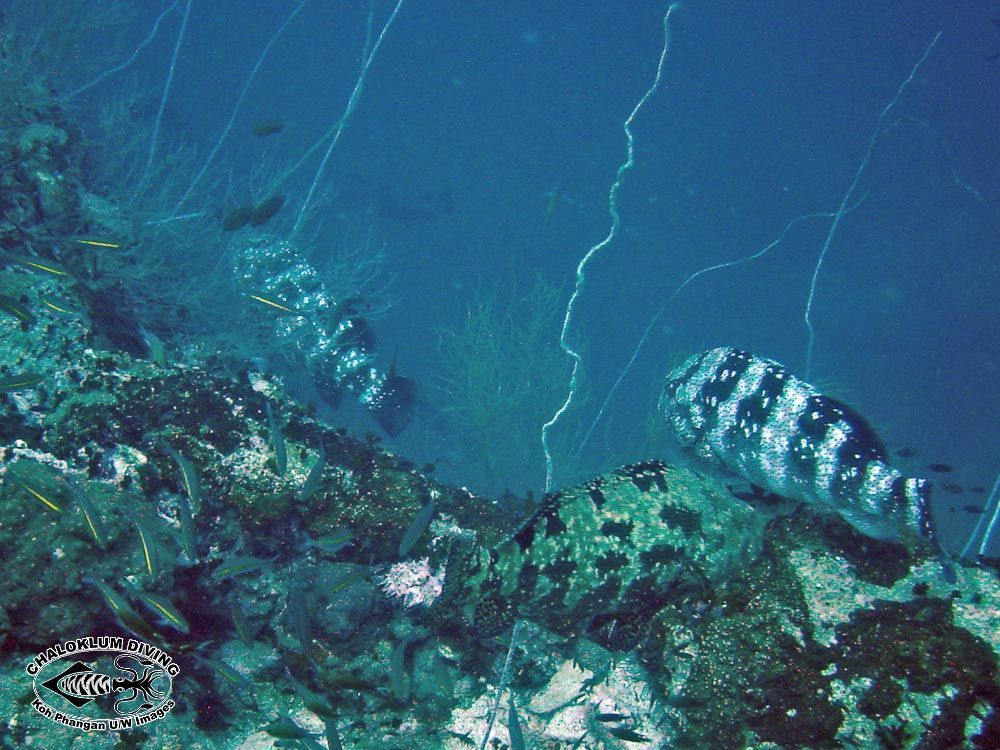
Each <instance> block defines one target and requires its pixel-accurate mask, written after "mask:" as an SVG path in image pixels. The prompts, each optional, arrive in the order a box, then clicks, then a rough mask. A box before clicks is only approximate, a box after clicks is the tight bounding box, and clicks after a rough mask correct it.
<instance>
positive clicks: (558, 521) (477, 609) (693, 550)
mask: <svg viewBox="0 0 1000 750" xmlns="http://www.w3.org/2000/svg"><path fill="white" fill-rule="evenodd" d="M765 520H766V519H765V518H764V517H763V514H760V513H758V512H757V511H755V510H754V509H752V508H751V507H750V506H749V505H747V504H745V503H743V502H740V501H739V500H737V499H736V498H735V497H733V496H732V495H731V494H729V493H728V492H727V491H726V490H725V489H724V488H722V487H721V486H720V485H718V484H717V483H714V482H709V481H706V480H704V479H702V478H700V477H698V476H697V475H695V474H694V473H692V472H690V471H687V470H686V469H682V468H675V467H670V466H666V465H665V464H663V463H661V462H659V461H649V462H645V463H640V464H634V465H631V466H626V467H624V468H622V469H619V470H617V471H614V472H612V473H609V474H606V475H604V476H601V477H598V478H596V479H593V480H591V481H589V482H587V483H585V484H582V485H579V486H576V487H572V488H570V489H566V490H562V491H559V492H554V493H550V494H548V495H546V497H545V498H544V500H543V501H542V503H541V504H540V506H539V507H538V509H537V510H536V511H535V513H533V514H532V515H531V516H530V517H529V518H528V519H527V520H525V521H524V522H523V523H522V524H521V525H520V526H519V527H518V529H517V530H516V531H515V532H514V533H513V534H512V535H511V536H510V537H508V538H507V540H506V541H505V542H503V543H501V544H499V545H498V546H496V547H493V548H490V549H487V548H483V547H478V546H473V545H469V546H464V547H463V546H461V545H459V546H457V547H455V548H453V549H452V553H451V556H450V559H449V561H448V567H447V573H446V576H445V585H444V591H443V593H442V597H441V599H439V600H438V602H436V604H435V608H436V609H437V611H438V612H439V613H443V615H444V616H445V617H447V618H449V619H450V621H451V623H452V624H455V623H458V624H460V625H461V626H462V629H463V630H467V631H468V632H471V633H472V634H473V635H474V636H475V637H488V636H491V635H495V634H498V633H500V632H502V631H503V630H505V629H506V628H507V627H508V626H509V625H511V624H512V623H513V622H514V621H515V620H516V619H520V618H525V619H530V620H533V621H535V622H540V623H542V624H544V625H546V626H547V627H548V628H550V629H551V630H553V631H555V632H557V633H560V634H563V635H567V636H572V635H586V636H587V637H589V638H590V639H592V640H594V641H596V642H598V643H601V644H602V645H605V646H607V647H609V648H614V649H627V648H631V647H632V646H634V645H635V644H636V643H637V642H638V641H639V640H640V639H641V638H642V636H643V634H644V633H645V626H646V625H647V624H648V622H649V621H650V620H651V618H652V617H653V615H655V614H656V612H657V611H659V610H660V609H662V608H663V607H664V606H666V605H667V604H669V603H671V602H673V603H675V604H683V603H684V602H698V601H707V600H708V599H709V598H710V589H711V587H712V585H713V584H715V583H717V582H718V581H719V580H721V579H722V578H724V577H726V576H728V575H729V574H731V573H732V572H733V571H734V570H735V569H737V568H738V567H739V566H741V565H743V564H745V563H746V562H747V561H748V560H749V559H750V558H751V557H752V556H753V555H754V554H756V552H757V548H758V546H759V541H760V538H761V529H762V527H763V524H764V522H765Z"/></svg>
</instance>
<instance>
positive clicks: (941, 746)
mask: <svg viewBox="0 0 1000 750" xmlns="http://www.w3.org/2000/svg"><path fill="white" fill-rule="evenodd" d="M37 99H38V100H39V101H41V102H45V101H50V99H49V98H48V97H47V95H46V93H45V92H44V91H41V92H39V93H38V97H37ZM11 111H12V112H14V111H15V110H14V109H11ZM0 115H2V116H0V187H2V188H3V191H2V194H0V214H2V218H0V250H2V252H3V255H2V256H0V481H2V487H0V519H2V521H0V550H2V559H3V570H4V573H5V577H6V581H5V584H6V585H5V586H4V587H3V588H2V590H0V604H2V606H0V698H2V700H3V702H4V705H6V706H8V707H9V708H8V711H7V712H6V713H5V717H4V719H3V720H2V721H0V748H14V747H28V746H34V747H70V746H72V747H74V748H91V747H93V748H138V747H148V748H174V747H177V748H180V747H184V748H247V749H249V748H255V747H271V746H276V745H278V743H281V745H280V746H284V747H289V746H291V747H295V746H298V747H307V748H309V747H322V746H323V744H324V743H325V745H326V746H327V747H328V748H329V750H334V749H335V748H338V747H347V748H359V749H360V748H378V749H379V750H386V748H396V747H399V748H403V747H406V748H448V749H449V750H458V749H459V748H463V749H464V748H475V747H489V748H492V749H493V750H504V749H505V748H511V749H512V750H520V749H521V748H525V747H535V748H592V749H594V750H605V749H608V750H610V749H614V748H625V747H651V748H668V747H669V748H708V747H710V748H717V749H719V750H728V749H732V750H740V749H742V748H748V749H749V748H761V749H762V748H782V749H784V748H789V749H792V748H851V747H858V748H886V749H887V750H888V749H890V748H914V749H916V750H946V749H948V748H960V747H961V748H977V749H979V750H986V749H987V748H995V747H1000V677H998V656H1000V581H998V575H997V572H998V571H997V569H996V568H995V567H989V566H988V565H984V566H980V567H973V566H971V565H965V566H958V567H957V570H956V580H955V581H954V582H949V581H948V580H947V579H946V578H945V577H944V576H943V575H942V571H941V565H940V562H939V561H938V560H937V559H936V557H935V556H934V555H933V554H931V551H930V550H926V549H919V548H918V549H908V548H905V547H903V546H900V545H895V544H889V543H884V542H877V541H874V540H872V539H869V538H867V537H864V536H862V535H860V534H859V533H858V532H857V531H855V530H853V529H852V528H851V527H850V526H849V525H847V524H846V523H845V522H843V521H842V520H840V519H838V518H834V517H829V516H823V515H817V514H816V513H814V512H813V511H811V510H810V509H808V508H805V507H798V508H796V507H795V506H794V505H792V504H780V503H779V504H775V503H774V501H773V500H772V499H769V498H764V497H761V496H759V495H755V494H753V493H749V492H745V491H743V490H744V488H742V487H740V486H731V485H730V484H729V483H728V480H727V479H725V478H720V477H715V476H702V475H700V474H698V473H695V472H693V471H691V470H688V469H685V468H681V467H675V466H668V465H665V464H663V463H661V462H659V461H646V462H643V463H639V464H635V465H633V466H629V467H624V468H622V469H620V470H618V471H615V472H611V473H609V474H607V475H605V476H601V477H594V478H593V479H591V480H590V481H589V482H586V483H584V484H582V485H580V486H578V487H573V488H567V489H565V490H562V491H560V492H557V493H554V494H552V495H549V496H547V497H545V498H543V499H542V501H541V502H540V503H538V504H537V506H535V505H533V504H532V503H530V502H527V501H526V502H525V505H526V506H529V508H530V510H529V512H527V513H526V514H525V518H523V519H520V520H519V519H518V518H516V517H515V516H514V514H512V513H511V512H510V510H509V508H508V509H504V508H501V506H500V505H499V504H498V503H497V502H494V501H492V500H490V499H488V498H483V497H476V496H474V495H473V494H471V493H470V492H469V491H467V490H465V489H462V488H457V487H452V486H447V485H444V484H441V483H439V482H436V481H434V479H433V477H432V476H431V473H432V471H433V469H434V467H433V465H426V466H423V467H417V466H415V465H414V464H412V463H411V462H409V461H407V460H406V459H405V458H403V457H399V456H395V455H393V454H392V453H390V452H388V451H386V450H385V449H384V448H383V447H382V446H381V445H380V443H379V440H378V438H377V437H376V436H374V435H368V436H362V437H357V436H353V435H351V434H349V433H348V432H347V431H346V430H344V429H342V428H339V427H337V426H336V425H332V424H329V423H327V422H325V421H323V420H322V419H319V418H317V416H316V415H315V414H314V413H312V412H311V410H310V409H309V408H306V407H305V406H303V405H302V404H300V403H299V402H298V401H297V400H296V399H295V398H293V397H292V396H291V395H290V393H289V390H288V389H286V387H285V383H284V382H283V381H282V379H281V378H280V377H278V376H275V375H274V374H269V373H267V372H264V371H257V370H255V369H254V368H252V367H250V366H249V365H247V364H245V363H244V362H234V361H233V360H232V359H227V358H226V357H223V356H219V355H218V354H217V353H215V352H212V351H211V347H210V346H209V345H208V344H206V343H205V342H203V341H198V340H197V337H196V336H193V335H191V336H175V337H173V338H172V339H171V340H170V341H168V342H164V341H161V340H160V339H159V338H158V337H157V336H156V335H155V334H152V333H151V332H150V331H148V330H146V328H145V327H143V326H142V325H141V324H140V322H139V321H138V320H137V318H136V316H135V315H134V312H133V311H134V308H135V307H136V302H137V301H139V302H140V303H141V301H142V300H143V299H148V298H149V295H146V294H144V292H143V291H142V287H143V285H146V286H149V285H155V284H156V279H155V278H154V277H152V276H150V274H151V273H153V272H154V270H155V268H153V267H143V269H142V271H141V273H140V272H139V271H134V268H135V267H134V266H133V265H131V263H132V261H133V260H134V259H135V257H136V256H137V255H139V254H140V253H139V252H138V251H134V252H133V255H131V256H129V255H124V254H123V255H122V256H121V258H122V260H120V261H114V260H100V261H98V260H96V259H94V257H96V256H91V255H90V253H91V251H92V246H91V245H88V243H89V242H91V240H90V239H88V236H87V235H81V234H78V233H80V232H87V233H92V232H102V233H105V234H107V235H108V236H109V237H113V238H117V239H121V238H122V237H124V236H126V235H128V234H129V232H130V226H131V222H130V221H128V220H127V219H126V218H124V217H123V214H122V212H121V211H119V209H118V208H117V207H116V206H115V205H114V203H113V201H111V200H109V199H106V198H104V197H101V196H98V195H96V194H94V193H93V192H92V191H90V190H89V189H88V186H87V180H86V179H85V170H84V168H83V166H82V165H83V163H84V161H85V160H84V159H83V154H82V153H81V151H80V149H81V148H82V146H81V143H80V138H79V136H78V134H77V133H76V131H75V129H74V128H73V127H72V126H71V125H70V124H69V123H68V122H65V121H64V118H63V115H62V113H61V112H60V110H59V108H58V107H55V106H49V105H44V106H43V105H42V104H39V105H38V106H33V107H31V108H25V107H23V106H21V107H20V108H18V109H16V116H15V115H11V114H10V112H7V113H0ZM98 241H99V238H98ZM260 241H261V242H266V241H267V239H266V237H264V236H263V235H262V238H261V240H260ZM101 257H104V256H101ZM107 257H116V256H107ZM115 263H117V266H115V268H116V273H115V274H114V275H109V274H108V271H107V268H108V266H109V265H114V264H115ZM130 269H132V270H130ZM133 271H134V272H133ZM128 302H130V303H131V304H126V303H128ZM292 312H294V311H292ZM188 332H190V329H188ZM508 505H509V503H508ZM88 635H95V636H100V635H118V636H125V637H133V636H134V637H139V638H141V639H143V640H145V641H147V642H150V643H152V644H155V645H156V646H157V647H159V648H161V649H162V650H163V651H164V652H165V653H167V654H169V655H170V656H171V657H172V658H173V659H174V660H175V661H176V663H177V665H178V666H179V670H180V671H179V673H178V675H177V677H176V678H175V679H174V681H173V693H172V698H173V700H174V701H175V702H176V705H175V706H174V708H173V710H172V711H171V712H170V713H168V714H167V715H166V716H164V717H163V718H162V719H159V720H157V721H155V722H153V723H150V724H148V725H144V726H141V727H133V728H130V729H127V730H124V729H123V730H120V731H92V732H84V731H81V730H79V729H73V728H69V727H65V726H61V725H59V724H57V723H54V722H53V721H50V720H49V719H48V718H46V717H44V716H42V715H41V714H40V713H39V712H38V711H36V710H35V709H34V708H33V707H32V702H33V700H34V697H35V694H34V692H33V685H32V679H31V676H30V675H29V674H27V673H26V671H25V667H26V664H28V663H29V662H30V661H31V660H32V658H33V657H34V655H35V654H37V653H39V652H42V651H44V650H45V649H47V648H49V647H50V646H52V645H53V644H57V643H63V642H67V641H69V640H71V639H75V638H80V637H83V636H88ZM96 705H97V707H98V708H101V707H102V706H101V705H100V704H99V703H98V704H96ZM103 708H107V706H103ZM321 736H322V737H323V739H322V742H321V739H320V738H321Z"/></svg>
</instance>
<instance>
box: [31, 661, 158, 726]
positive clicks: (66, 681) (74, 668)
mask: <svg viewBox="0 0 1000 750" xmlns="http://www.w3.org/2000/svg"><path fill="white" fill-rule="evenodd" d="M126 659H133V660H135V661H137V662H138V663H139V665H140V667H141V669H142V675H140V674H139V670H137V669H133V668H132V667H130V666H128V665H127V664H126V663H125V660H126ZM115 666H116V667H117V668H118V669H119V670H120V671H121V672H122V673H124V674H126V675H128V676H127V677H112V676H111V675H107V674H104V673H102V672H98V671H96V670H94V669H93V668H92V667H89V666H87V665H86V664H84V663H83V662H80V661H78V662H75V663H74V664H72V665H71V666H69V667H67V668H66V669H64V670H63V671H62V672H60V673H59V674H57V675H56V676H55V677H52V678H51V679H48V680H46V681H45V682H43V683H42V686H43V687H45V688H48V689H49V690H51V691H52V692H53V693H55V694H56V695H58V696H60V697H62V698H63V699H65V700H67V701H69V702H70V703H71V704H73V705H74V706H75V707H76V708H80V707H82V706H85V705H87V704H88V703H90V702H92V701H93V700H95V699H97V698H100V697H101V696H104V695H112V694H119V693H123V694H124V695H122V696H121V697H116V699H115V704H114V706H115V713H117V714H119V715H120V716H129V715H132V714H135V713H138V712H140V711H145V710H147V709H150V708H152V707H153V704H152V703H151V702H150V699H153V700H159V699H161V698H163V697H164V693H162V692H160V691H159V690H157V689H156V688H155V687H154V686H153V683H154V682H155V681H156V679H157V678H159V677H162V676H163V675H165V674H166V672H164V671H163V670H162V669H160V668H159V667H157V666H155V664H154V663H153V662H151V661H148V660H145V659H137V658H136V657H134V656H130V655H128V654H120V655H118V656H117V657H115ZM140 696H141V697H142V699H143V702H142V704H141V705H140V706H138V707H137V708H134V709H132V710H128V709H123V708H121V706H122V705H124V704H126V703H131V702H132V701H135V700H136V699H137V698H139V697H140Z"/></svg>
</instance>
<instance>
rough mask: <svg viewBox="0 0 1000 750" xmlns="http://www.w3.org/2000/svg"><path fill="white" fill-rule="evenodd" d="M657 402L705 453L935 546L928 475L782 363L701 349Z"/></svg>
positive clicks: (856, 523) (869, 528)
mask: <svg viewBox="0 0 1000 750" xmlns="http://www.w3.org/2000/svg"><path fill="white" fill-rule="evenodd" d="M660 409H661V411H662V412H663V415H664V416H665V418H666V420H667V422H668V423H669V425H670V426H671V427H672V429H673V432H674V434H675V435H676V437H677V439H678V440H679V441H680V442H681V444H682V445H684V446H685V447H687V448H690V449H692V450H693V451H694V453H695V454H696V455H697V456H698V457H699V458H701V459H705V460H708V461H712V462H714V463H716V464H721V465H723V466H725V467H726V468H728V469H730V470H731V471H734V472H736V473H737V474H739V475H741V476H743V477H744V478H746V479H747V480H749V481H750V482H752V483H754V484H756V485H758V486H760V487H763V488H765V489H767V490H770V491H771V492H774V493H777V494H779V495H783V496H785V497H788V498H791V499H794V500H803V501H805V502H807V503H809V504H811V505H813V506H816V507H817V508H818V509H820V510H827V511H832V512H834V513H836V514H838V515H840V516H841V517H842V518H844V519H845V520H846V521H847V522H848V523H850V524H851V525H852V526H853V527H854V528H855V529H857V530H858V531H860V532H861V533H862V534H865V535H867V536H870V537H873V538H876V539H881V540H885V541H894V542H900V541H913V540H915V539H925V540H928V541H930V542H931V544H932V545H933V546H935V548H937V544H936V542H935V539H934V528H933V525H932V523H931V516H930V502H929V496H930V484H929V482H928V481H927V480H925V479H918V478H913V477H906V476H903V474H901V473H900V472H899V471H897V470H896V469H894V468H892V467H891V466H890V465H889V458H888V452H887V451H886V449H885V447H884V445H883V444H882V442H881V441H880V440H879V439H878V437H877V436H876V435H875V432H874V431H873V430H872V428H871V427H870V426H869V425H868V423H867V422H866V421H865V420H864V419H863V418H862V417H861V416H860V415H859V414H858V413H856V412H855V411H854V410H852V409H851V408H850V407H849V406H847V405H846V404H844V403H842V402H840V401H838V400H836V399H834V398H831V397H829V396H825V395H823V394H822V393H820V392H819V391H818V390H817V389H816V388H815V387H813V386H812V385H810V384H809V383H806V382H805V381H803V380H801V379H799V378H797V377H796V376H795V375H793V374H791V373H790V372H789V371H788V370H787V369H785V368H784V367H783V366H782V365H780V364H779V363H777V362H775V361H773V360H770V359H765V358H764V357H759V356H757V355H754V354H750V353H749V352H745V351H741V350H739V349H734V348H731V347H719V348H717V349H711V350H709V351H706V352H702V353H701V354H697V355H695V356H693V357H691V358H689V359H688V360H687V361H686V362H684V364H682V365H681V366H680V367H678V368H677V369H675V370H674V371H673V372H671V373H670V374H669V375H668V376H667V379H666V384H665V385H664V388H663V392H662V395H661V398H660Z"/></svg>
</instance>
